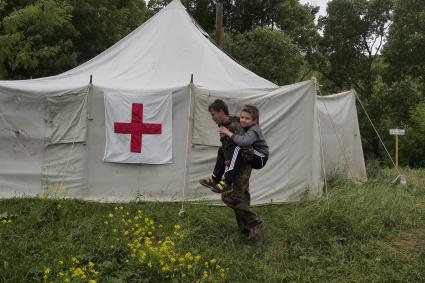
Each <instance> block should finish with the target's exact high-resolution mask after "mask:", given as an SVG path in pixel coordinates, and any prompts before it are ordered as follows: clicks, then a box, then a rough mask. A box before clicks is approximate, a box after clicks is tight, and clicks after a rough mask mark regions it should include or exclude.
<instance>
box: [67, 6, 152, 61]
mask: <svg viewBox="0 0 425 283" xmlns="http://www.w3.org/2000/svg"><path fill="white" fill-rule="evenodd" d="M69 1H70V2H71V3H72V6H73V7H74V12H73V20H72V23H73V25H74V27H75V29H76V30H78V32H79V36H78V38H77V39H76V40H74V43H75V50H76V52H77V54H78V62H84V61H87V60H89V59H91V58H93V57H94V56H96V55H98V54H99V53H101V52H102V51H104V50H105V49H107V48H108V47H110V46H111V45H113V44H114V43H116V42H117V41H119V40H120V39H122V38H123V37H124V36H126V35H127V34H129V33H130V32H131V31H132V30H134V29H135V28H137V27H138V26H140V25H141V24H142V23H143V22H144V21H145V18H146V13H147V9H146V4H145V1H143V0H96V1H90V0H69Z"/></svg>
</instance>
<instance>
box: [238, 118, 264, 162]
mask: <svg viewBox="0 0 425 283" xmlns="http://www.w3.org/2000/svg"><path fill="white" fill-rule="evenodd" d="M232 141H233V142H234V143H235V144H237V145H239V146H241V147H243V146H249V145H252V147H253V148H254V149H255V150H256V151H258V152H260V153H262V154H264V155H266V156H268V155H269V147H268V145H267V143H266V140H265V138H264V135H263V133H262V132H261V129H260V127H258V125H252V126H251V127H249V128H248V129H246V132H245V133H244V134H242V135H233V136H232Z"/></svg>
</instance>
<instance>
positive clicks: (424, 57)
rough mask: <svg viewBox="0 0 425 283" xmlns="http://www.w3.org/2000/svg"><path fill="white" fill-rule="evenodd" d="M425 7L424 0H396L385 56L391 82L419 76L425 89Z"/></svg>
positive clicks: (387, 79)
mask: <svg viewBox="0 0 425 283" xmlns="http://www.w3.org/2000/svg"><path fill="white" fill-rule="evenodd" d="M424 19H425V6H424V3H423V1H421V0H402V1H401V0H396V1H395V5H394V20H393V24H392V25H391V27H390V31H389V35H388V40H387V44H386V45H385V48H384V51H383V56H384V59H385V62H386V63H387V69H386V74H385V79H386V81H387V83H389V84H391V83H392V82H396V81H399V80H405V79H407V78H412V79H418V80H419V81H420V82H421V84H422V86H423V88H422V89H423V91H424V90H425V39H424V38H425V20H424Z"/></svg>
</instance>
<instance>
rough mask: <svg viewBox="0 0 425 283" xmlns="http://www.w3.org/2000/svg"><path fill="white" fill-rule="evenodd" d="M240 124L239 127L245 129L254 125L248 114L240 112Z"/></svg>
mask: <svg viewBox="0 0 425 283" xmlns="http://www.w3.org/2000/svg"><path fill="white" fill-rule="evenodd" d="M239 120H240V122H241V126H242V128H247V127H251V126H252V125H254V124H256V121H254V120H253V119H252V116H251V114H249V113H248V112H244V111H242V112H241V116H240V118H239Z"/></svg>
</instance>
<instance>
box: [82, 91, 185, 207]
mask: <svg viewBox="0 0 425 283" xmlns="http://www.w3.org/2000/svg"><path fill="white" fill-rule="evenodd" d="M164 91H166V92H167V91H168V92H170V93H172V100H173V107H172V109H173V110H172V111H173V127H172V128H173V131H172V138H173V162H172V163H170V164H161V165H152V164H121V163H111V162H104V161H103V160H102V158H103V155H104V150H105V109H104V95H107V93H112V92H115V93H126V94H138V95H143V94H149V95H152V94H155V93H158V92H164ZM188 98H189V87H188V86H186V87H181V88H177V89H170V90H154V91H149V90H113V89H105V88H100V87H93V88H92V89H91V92H90V95H89V111H90V114H89V115H90V117H91V119H90V120H89V127H88V128H89V130H88V175H89V196H88V197H87V198H88V199H91V200H98V201H130V200H134V199H136V198H138V199H141V200H158V201H176V200H181V199H182V188H183V176H184V172H185V158H186V150H185V149H186V136H187V130H188V123H187V121H188V114H187V113H188V107H189V104H188V102H189V101H188Z"/></svg>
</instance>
